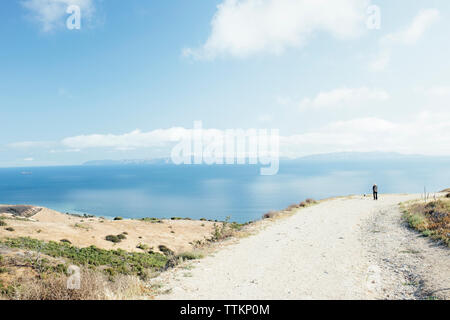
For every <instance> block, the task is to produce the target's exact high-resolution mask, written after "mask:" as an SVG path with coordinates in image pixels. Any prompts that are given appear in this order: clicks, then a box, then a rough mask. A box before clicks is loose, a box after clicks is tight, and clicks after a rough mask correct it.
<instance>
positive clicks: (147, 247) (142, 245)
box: [136, 243, 150, 251]
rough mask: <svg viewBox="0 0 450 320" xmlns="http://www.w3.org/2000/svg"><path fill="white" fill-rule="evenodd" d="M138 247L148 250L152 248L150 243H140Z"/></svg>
mask: <svg viewBox="0 0 450 320" xmlns="http://www.w3.org/2000/svg"><path fill="white" fill-rule="evenodd" d="M136 248H138V249H141V250H144V251H147V250H149V249H150V247H149V246H148V245H146V244H145V243H139V244H138V245H137V246H136Z"/></svg>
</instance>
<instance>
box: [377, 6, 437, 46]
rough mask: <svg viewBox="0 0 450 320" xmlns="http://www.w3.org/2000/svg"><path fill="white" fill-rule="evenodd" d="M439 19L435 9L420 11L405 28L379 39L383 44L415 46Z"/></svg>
mask: <svg viewBox="0 0 450 320" xmlns="http://www.w3.org/2000/svg"><path fill="white" fill-rule="evenodd" d="M439 17H440V13H439V11H438V10H436V9H426V10H422V11H420V12H419V13H418V14H417V16H416V17H415V18H414V20H413V21H412V23H411V24H410V25H409V26H408V27H407V28H405V29H403V30H400V31H398V32H395V33H391V34H388V35H386V36H385V37H383V38H382V39H381V42H382V43H383V44H403V45H412V44H415V43H417V42H418V41H419V40H420V39H421V38H422V37H423V35H424V34H425V32H426V31H427V30H428V29H429V28H430V27H431V25H432V24H434V23H435V22H437V21H438V20H439Z"/></svg>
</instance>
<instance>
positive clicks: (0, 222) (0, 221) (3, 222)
mask: <svg viewBox="0 0 450 320" xmlns="http://www.w3.org/2000/svg"><path fill="white" fill-rule="evenodd" d="M7 225H8V224H7V223H6V222H5V221H3V220H1V219H0V227H5V226H7Z"/></svg>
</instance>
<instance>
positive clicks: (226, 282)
mask: <svg viewBox="0 0 450 320" xmlns="http://www.w3.org/2000/svg"><path fill="white" fill-rule="evenodd" d="M416 198H420V196H419V195H384V196H380V200H379V201H373V200H371V199H370V198H369V197H367V198H363V197H361V196H353V197H349V198H340V199H335V200H329V201H325V202H322V203H320V204H318V205H316V206H312V207H309V208H306V209H302V210H300V211H299V212H298V213H296V214H295V215H293V216H292V217H289V218H286V219H281V220H279V221H275V222H273V223H272V224H271V225H269V226H268V227H267V228H266V229H264V230H262V231H260V232H259V233H258V234H256V235H254V236H251V237H248V238H243V239H241V240H239V241H238V242H237V243H235V244H232V245H229V246H226V247H225V248H223V249H221V250H219V251H218V252H216V253H215V254H214V255H211V256H208V257H206V258H204V259H202V260H199V261H195V262H193V263H192V265H191V268H189V267H186V266H185V267H182V268H178V269H174V270H172V271H169V272H166V273H164V274H162V275H161V277H160V278H159V279H156V281H158V282H160V283H165V284H166V285H165V286H164V287H163V288H162V290H163V291H164V290H167V291H168V292H169V294H165V295H160V296H159V297H158V298H159V299H417V298H426V297H430V296H432V297H439V298H447V299H448V298H449V297H450V292H449V288H450V267H449V266H450V250H448V249H447V248H443V247H441V246H437V245H435V244H434V243H432V242H431V241H429V240H427V239H424V238H422V237H420V236H419V235H418V234H417V233H415V232H414V231H411V230H409V229H408V228H407V227H406V226H404V224H403V223H402V221H401V213H400V211H399V207H398V203H399V202H402V201H407V200H411V199H416Z"/></svg>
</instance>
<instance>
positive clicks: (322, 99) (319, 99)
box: [300, 87, 389, 109]
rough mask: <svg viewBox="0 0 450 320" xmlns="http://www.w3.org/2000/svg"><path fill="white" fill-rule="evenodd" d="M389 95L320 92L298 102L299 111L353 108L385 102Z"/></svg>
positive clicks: (357, 91) (361, 90)
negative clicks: (369, 103)
mask: <svg viewBox="0 0 450 320" xmlns="http://www.w3.org/2000/svg"><path fill="white" fill-rule="evenodd" d="M387 99H389V94H388V93H387V92H386V91H384V90H381V89H370V88H367V87H361V88H338V89H334V90H331V91H326V92H320V93H319V94H318V95H317V96H316V97H314V98H305V99H303V100H302V101H301V102H300V109H309V108H326V107H343V106H345V107H355V106H361V104H362V103H365V102H369V101H385V100H387Z"/></svg>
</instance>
